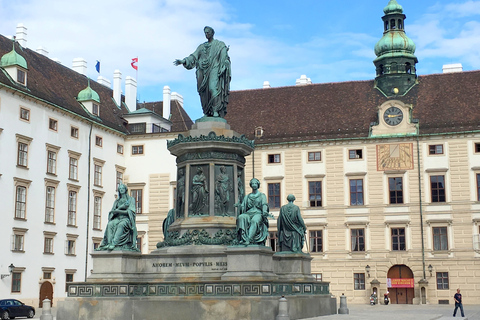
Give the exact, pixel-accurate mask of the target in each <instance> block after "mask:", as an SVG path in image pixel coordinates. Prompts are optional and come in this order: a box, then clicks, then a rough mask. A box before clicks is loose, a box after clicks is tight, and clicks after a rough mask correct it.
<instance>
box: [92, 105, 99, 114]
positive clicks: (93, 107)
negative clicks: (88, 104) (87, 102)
mask: <svg viewBox="0 0 480 320" xmlns="http://www.w3.org/2000/svg"><path fill="white" fill-rule="evenodd" d="M92 114H94V115H96V116H98V115H99V114H100V109H99V108H98V104H96V103H94V104H92Z"/></svg>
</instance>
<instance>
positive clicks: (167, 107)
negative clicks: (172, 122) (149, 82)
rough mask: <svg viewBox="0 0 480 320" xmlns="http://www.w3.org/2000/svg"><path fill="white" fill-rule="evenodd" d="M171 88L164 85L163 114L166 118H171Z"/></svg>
mask: <svg viewBox="0 0 480 320" xmlns="http://www.w3.org/2000/svg"><path fill="white" fill-rule="evenodd" d="M170 93H171V90H170V87H169V86H165V87H163V110H162V116H163V117H164V118H165V119H170V112H171V110H170V101H171V98H172V96H171V94H170Z"/></svg>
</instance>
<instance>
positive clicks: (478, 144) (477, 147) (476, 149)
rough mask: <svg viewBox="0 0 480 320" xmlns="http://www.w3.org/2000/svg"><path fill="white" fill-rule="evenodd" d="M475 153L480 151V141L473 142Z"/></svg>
mask: <svg viewBox="0 0 480 320" xmlns="http://www.w3.org/2000/svg"><path fill="white" fill-rule="evenodd" d="M475 153H480V143H475Z"/></svg>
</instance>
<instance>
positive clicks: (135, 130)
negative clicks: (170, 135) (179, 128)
mask: <svg viewBox="0 0 480 320" xmlns="http://www.w3.org/2000/svg"><path fill="white" fill-rule="evenodd" d="M123 117H124V118H125V119H126V120H127V121H128V130H129V131H130V133H132V134H144V133H160V132H169V131H170V130H171V128H172V122H171V121H170V120H168V119H165V118H163V117H162V116H161V115H159V114H157V113H155V112H154V111H152V110H149V109H147V108H140V109H137V110H135V111H132V112H129V113H127V114H124V115H123Z"/></svg>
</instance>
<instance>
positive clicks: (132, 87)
mask: <svg viewBox="0 0 480 320" xmlns="http://www.w3.org/2000/svg"><path fill="white" fill-rule="evenodd" d="M125 104H126V105H127V108H128V109H129V110H130V111H132V110H137V80H135V79H134V78H132V77H130V76H127V77H126V78H125Z"/></svg>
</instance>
